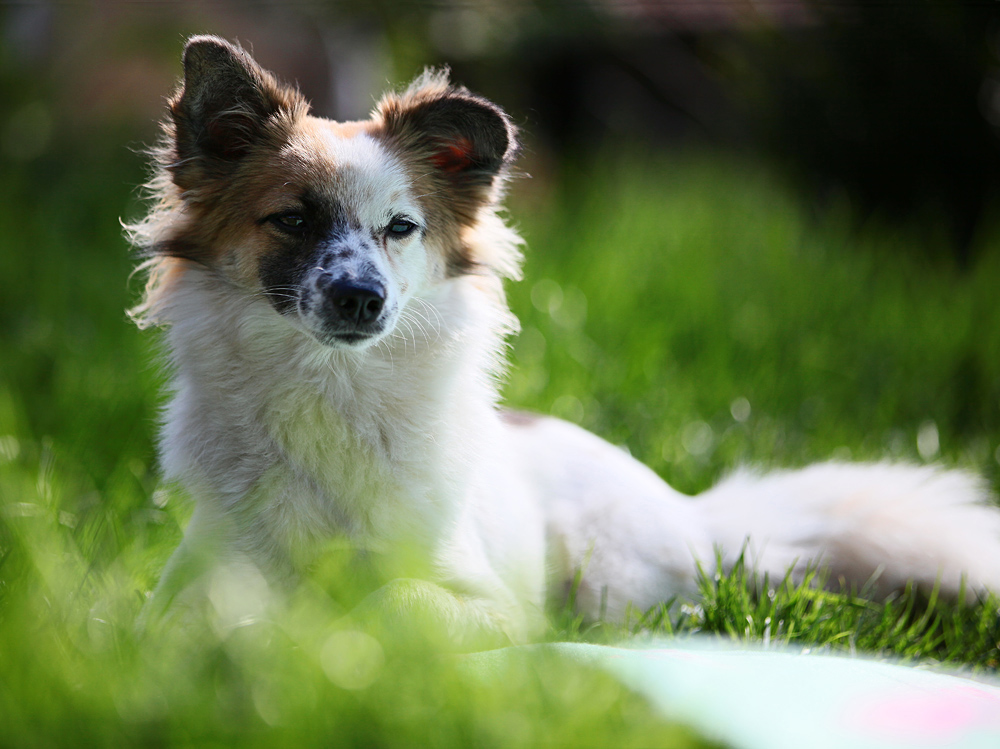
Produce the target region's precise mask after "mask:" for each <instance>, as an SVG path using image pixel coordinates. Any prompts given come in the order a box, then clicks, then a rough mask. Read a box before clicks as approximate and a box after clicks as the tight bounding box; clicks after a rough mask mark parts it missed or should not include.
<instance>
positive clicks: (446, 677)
mask: <svg viewBox="0 0 1000 749" xmlns="http://www.w3.org/2000/svg"><path fill="white" fill-rule="evenodd" d="M74 163H75V166H74V167H73V168H69V169H67V168H65V167H60V166H58V165H57V163H56V162H55V161H53V162H52V163H48V162H46V164H47V165H46V164H36V165H34V166H31V167H30V168H21V169H14V170H11V171H9V172H5V173H4V174H5V176H4V177H3V178H0V236H2V237H4V240H3V245H2V246H0V278H2V279H3V280H2V288H3V293H2V295H0V725H2V726H3V728H2V729H0V744H10V745H22V746H27V745H34V744H38V745H40V744H44V743H71V744H74V745H80V744H87V743H105V744H120V743H122V742H133V743H159V744H164V745H166V744H201V743H211V742H212V741H216V742H227V741H229V742H239V743H240V744H257V745H261V746H274V745H281V744H287V745H290V746H291V745H301V744H304V743H334V742H337V743H343V744H345V745H353V744H381V745H387V744H399V745H409V744H421V745H436V746H437V745H440V746H447V745H456V746H458V745H461V746H468V745H476V746H489V745H512V744H511V737H512V736H516V737H518V738H519V741H516V742H515V743H522V744H543V745H544V744H558V745H567V746H575V745H587V744H591V745H602V744H606V743H608V742H609V741H610V739H611V737H614V743H615V744H616V745H622V746H628V745H637V746H642V745H649V744H650V743H655V744H657V745H662V746H669V745H676V746H695V745H697V741H696V740H695V739H693V738H691V737H690V736H688V735H687V734H685V733H683V732H678V731H677V730H676V729H674V728H672V727H670V726H665V725H662V724H661V723H660V722H658V721H657V720H656V719H655V717H654V716H653V715H652V714H651V712H650V711H649V709H648V708H647V707H646V706H645V705H644V704H643V703H642V702H641V701H640V700H638V698H636V697H633V696H632V695H630V694H628V693H627V692H625V691H623V690H622V689H621V688H620V687H619V686H618V685H617V684H616V683H614V682H613V681H612V680H611V679H610V678H609V677H605V676H602V675H600V674H597V673H592V672H589V671H584V670H583V669H582V668H581V667H577V666H572V665H569V664H567V663H564V662H562V661H556V660H552V661H551V662H548V661H544V662H539V663H537V664H534V666H533V667H530V668H529V667H527V666H525V665H523V664H522V665H516V666H515V665H512V666H511V667H510V668H511V672H510V673H507V674H499V675H494V676H490V677H484V676H482V675H477V674H471V673H469V672H467V671H466V670H463V669H462V668H461V667H460V664H457V663H456V661H455V660H453V659H451V658H440V657H436V656H434V655H433V654H426V653H425V654H411V656H409V657H404V658H402V659H401V660H391V661H390V662H388V663H386V662H383V661H382V660H380V658H381V654H380V653H379V652H376V651H373V650H372V649H371V644H370V643H368V644H367V645H366V644H365V641H356V640H350V639H346V640H345V639H344V637H343V635H342V633H338V632H337V631H335V630H333V629H331V623H332V622H333V621H334V620H336V619H337V618H338V617H339V615H340V614H341V613H343V612H342V610H341V609H340V608H339V606H338V604H337V602H336V601H333V600H331V599H330V598H328V597H327V596H326V595H325V594H323V593H319V592H315V591H312V589H307V590H306V591H304V592H303V593H302V594H301V596H300V597H299V599H297V600H296V602H295V604H294V606H293V607H292V610H291V611H290V612H289V613H288V614H287V615H283V616H282V617H279V619H278V620H274V621H268V622H259V623H257V624H254V625H252V626H244V627H237V628H232V627H229V626H227V625H226V624H225V622H219V621H215V622H214V623H209V625H207V626H206V628H205V630H204V631H203V632H200V633H198V634H190V635H188V636H186V637H184V638H181V639H180V641H177V640H176V639H174V638H169V637H168V638H166V639H164V640H157V639H154V640H150V639H149V638H147V639H146V640H145V641H142V642H139V641H138V639H137V636H136V635H135V631H134V628H133V620H134V617H135V615H136V614H137V612H138V610H139V607H140V606H141V603H142V600H143V598H144V595H145V594H146V592H147V591H148V590H149V588H150V586H151V585H153V584H154V582H155V580H156V576H157V574H158V572H159V570H160V568H161V566H162V564H163V563H164V562H165V560H166V558H167V556H168V555H169V553H170V551H171V550H172V548H173V547H174V545H175V544H176V543H177V541H178V539H179V537H180V533H181V527H182V524H183V522H184V519H185V518H186V516H187V513H188V512H189V508H188V505H187V504H186V503H185V502H184V501H183V499H182V498H180V497H178V496H176V495H175V494H173V493H171V492H169V491H164V490H162V489H160V488H159V484H158V481H157V473H156V466H155V457H154V452H153V435H154V432H155V420H156V409H157V405H158V404H159V403H160V402H161V395H160V392H159V391H160V388H161V386H162V382H163V379H162V374H161V372H160V370H159V368H158V367H157V365H156V364H155V360H156V357H155V350H156V343H155V339H156V336H155V334H150V333H144V334H143V333H139V332H138V331H136V330H135V329H134V328H132V327H130V325H129V324H128V322H127V320H126V318H125V315H124V312H123V310H124V309H125V308H126V307H127V306H128V304H129V302H130V301H131V300H133V299H134V298H135V295H136V293H137V291H138V281H133V282H132V283H131V286H130V285H129V282H128V273H129V270H130V268H131V265H132V263H131V260H130V259H129V257H128V255H127V250H126V247H125V244H124V242H123V241H122V239H121V237H120V229H119V227H118V223H117V218H118V216H120V215H125V216H134V215H135V213H136V211H137V210H138V209H137V207H136V202H135V199H134V186H135V185H136V184H137V183H138V182H139V181H140V180H141V172H140V171H139V168H138V163H137V160H135V159H134V158H133V157H131V156H129V155H127V154H126V155H124V156H122V155H121V154H120V153H119V152H118V151H115V150H109V151H107V152H102V151H100V150H96V151H95V152H93V153H91V154H89V156H86V157H82V156H80V157H79V158H78V159H77V161H76V162H74ZM511 202H512V216H513V219H514V221H515V223H517V224H518V225H519V226H520V228H521V230H522V231H523V233H524V235H525V236H526V238H527V239H528V241H529V247H528V256H529V259H528V262H527V265H526V274H527V280H526V281H525V282H523V283H521V284H520V285H518V286H515V287H512V288H511V290H510V298H511V302H512V304H513V306H514V308H515V310H516V311H517V313H518V314H519V315H520V317H521V319H522V322H523V332H522V334H521V336H520V338H519V339H518V340H517V341H516V342H515V343H514V346H513V356H512V362H513V367H512V371H511V374H510V377H509V384H508V387H507V389H506V393H507V399H508V402H509V403H511V404H513V405H516V406H519V407H523V408H530V409H535V410H539V411H545V412H553V413H557V414H559V415H561V416H563V417H566V418H570V419H572V420H575V421H578V422H580V423H582V424H583V425H585V426H587V427H588V428H591V429H593V430H595V431H597V432H598V433H600V434H602V435H603V436H605V437H607V438H608V439H610V440H612V441H613V442H615V443H618V444H622V445H624V446H626V447H627V448H628V449H629V450H630V451H631V452H632V453H633V454H634V455H636V456H638V457H640V458H641V459H642V460H644V461H646V462H647V463H649V464H650V465H651V466H652V467H653V468H654V469H656V470H657V471H658V472H659V473H661V475H663V476H664V477H665V478H667V479H668V480H670V481H671V482H672V483H673V484H674V485H675V486H677V487H678V488H680V489H682V490H684V491H688V492H691V493H694V492H696V491H699V490H701V489H703V488H705V487H706V486H708V485H709V484H710V483H711V482H712V481H714V480H715V479H717V478H718V476H719V475H720V474H721V473H723V472H724V471H725V470H726V469H727V468H729V467H732V466H734V465H736V464H738V463H740V462H752V463H758V464H765V465H798V464H803V463H806V462H808V461H812V460H817V459H825V458H830V457H838V458H844V457H853V458H855V459H877V458H884V457H889V458H893V459H906V460H913V461H925V460H940V461H943V462H944V463H947V464H957V465H963V466H967V467H970V468H972V469H974V470H977V471H980V472H983V473H985V474H986V475H987V476H988V477H989V479H990V480H991V482H992V483H993V484H994V485H996V484H997V476H998V470H997V468H998V466H997V459H996V451H997V448H998V443H1000V429H998V427H1000V305H997V304H996V289H997V288H1000V248H996V247H992V248H991V247H988V246H987V247H986V250H985V252H984V253H983V256H982V259H981V261H980V263H979V264H978V265H977V266H976V267H975V268H973V269H971V270H969V271H966V272H959V271H957V270H956V269H954V268H951V267H949V266H948V265H947V264H942V263H937V264H935V265H928V264H927V263H926V262H924V261H922V260H920V259H919V253H918V252H912V251H908V246H907V245H908V243H912V244H913V245H914V246H919V245H920V244H921V243H926V242H927V241H932V240H928V239H927V238H926V236H924V235H923V234H922V233H919V232H917V231H915V230H914V231H913V232H911V233H907V232H906V231H901V230H891V231H890V230H888V229H884V228H880V227H879V226H878V225H877V223H869V224H867V225H864V226H862V227H860V228H858V229H852V228H849V222H847V221H846V220H845V215H844V207H843V206H839V205H837V204H836V203H834V204H832V205H831V206H828V207H827V208H826V209H824V210H822V211H820V212H819V214H818V216H813V215H812V214H811V213H810V212H809V211H808V210H807V209H806V207H805V206H804V205H803V204H802V203H801V202H800V201H798V200H797V199H796V197H795V194H794V191H792V190H791V189H789V188H787V187H786V186H784V185H782V184H781V183H780V182H778V181H776V180H775V179H774V178H773V177H772V176H769V173H768V172H767V171H766V170H765V169H762V168H760V167H758V166H754V165H748V164H746V163H744V162H741V161H739V160H735V159H724V158H718V157H717V158H708V157H704V156H699V157H692V156H686V157H673V158H671V157H668V156H662V157H660V156H658V157H656V158H655V159H651V160H650V159H647V160H646V163H645V164H643V165H642V166H639V162H638V161H631V162H630V161H628V160H622V159H618V158H607V159H599V160H597V163H595V164H590V165H588V167H587V168H586V169H585V168H583V167H580V168H579V169H578V170H577V171H576V172H572V171H571V172H570V173H569V174H568V175H567V176H566V178H565V179H564V180H562V181H557V182H556V183H554V184H544V185H539V184H536V183H532V182H527V181H525V182H524V183H522V184H515V187H514V194H513V200H512V201H511ZM990 236H992V237H994V238H998V239H1000V232H994V233H993V234H992V235H990ZM987 240H988V237H987V236H984V238H983V240H982V241H983V243H984V245H988V244H989V242H988V241H987ZM994 244H995V242H994ZM771 582H772V583H774V584H776V583H777V581H771ZM316 587H317V589H318V588H319V586H316ZM752 587H753V586H752V584H750V583H748V582H747V581H745V580H744V579H743V578H742V577H741V575H740V574H736V575H734V576H733V577H732V578H730V579H722V580H719V581H716V580H706V581H705V589H706V594H707V596H708V597H707V599H706V601H705V602H704V603H703V604H702V605H701V606H700V607H695V606H690V605H685V606H683V607H680V606H678V607H677V608H675V609H674V614H673V620H671V618H670V617H669V616H665V615H664V612H663V611H653V612H649V613H648V614H647V615H646V618H645V619H644V620H642V623H641V624H637V625H636V627H635V628H641V627H642V626H646V627H647V628H651V629H654V630H655V631H657V632H660V633H669V632H671V631H675V630H678V629H679V630H681V631H685V632H688V631H691V630H705V631H713V632H722V633H725V636H734V637H737V638H739V639H748V640H751V641H753V640H759V639H761V638H763V637H764V632H765V628H767V636H768V638H769V639H770V640H771V641H773V642H780V641H784V640H788V641H791V642H794V643H801V642H805V643H813V644H819V645H826V644H828V645H830V646H831V647H839V646H842V645H843V646H845V647H846V646H847V643H850V645H851V646H852V647H855V648H859V649H862V650H865V649H868V650H875V651H881V652H894V653H899V654H905V655H911V656H924V657H930V658H934V659H938V660H952V661H954V662H958V663H967V664H970V665H973V666H977V667H985V668H988V669H995V668H996V667H997V663H998V651H997V642H998V639H1000V631H998V628H997V623H996V619H997V617H996V609H995V606H994V605H993V604H990V605H989V606H972V607H963V608H961V609H954V608H950V607H941V606H938V605H936V604H933V603H932V604H931V605H928V604H927V602H926V601H919V600H916V599H914V598H912V597H906V596H904V597H903V598H902V599H901V600H900V601H897V602H894V603H890V605H889V606H888V607H885V606H872V605H866V604H863V603H861V602H859V601H856V600H851V599H849V598H848V597H845V596H837V595H831V594H825V593H824V594H817V593H815V592H814V591H812V590H808V589H799V590H794V589H784V590H782V589H780V588H779V590H778V591H777V593H776V595H775V596H774V597H773V598H772V597H768V596H762V597H757V596H753V595H751V594H750V593H749V592H748V591H750V589H751V588H752ZM681 611H682V612H683V613H679V614H678V613H677V612H681ZM678 617H679V618H678ZM748 617H749V619H748ZM767 618H770V619H769V623H768V624H767V625H765V623H764V621H765V619H767ZM779 620H780V622H781V628H779V627H778V622H779ZM623 635H625V633H624V632H623V631H620V630H608V629H607V628H593V627H589V626H587V625H586V624H582V623H580V622H579V621H577V620H576V619H575V618H574V617H573V616H572V614H571V613H568V612H557V613H556V614H555V615H554V624H553V630H552V632H551V633H550V634H549V639H565V638H571V639H594V640H598V641H607V640H609V639H616V638H620V637H622V636H623ZM338 638H339V639H338ZM359 642H360V645H359ZM365 648H368V649H367V650H366V649H365ZM359 652H360V653H362V655H364V654H365V653H367V654H368V655H367V656H364V657H363V658H362V661H361V662H360V665H359V666H358V669H359V673H361V674H362V677H358V676H357V674H356V673H355V674H354V675H353V676H352V675H350V674H349V675H347V676H345V675H344V673H343V672H342V669H340V670H338V666H337V665H336V664H337V663H338V660H342V658H341V656H342V655H343V654H344V653H355V654H357V653H359ZM359 657H361V656H359ZM364 658H368V660H365V659H364ZM352 673H354V672H352ZM352 679H353V680H352ZM359 679H360V680H359ZM512 731H513V732H514V733H513V734H512V733H511V732H512ZM671 742H672V743H671Z"/></svg>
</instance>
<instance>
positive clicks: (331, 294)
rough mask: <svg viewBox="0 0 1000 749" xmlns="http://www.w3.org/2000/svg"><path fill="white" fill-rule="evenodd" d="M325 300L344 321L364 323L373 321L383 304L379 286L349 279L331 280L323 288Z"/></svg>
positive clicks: (383, 297)
mask: <svg viewBox="0 0 1000 749" xmlns="http://www.w3.org/2000/svg"><path fill="white" fill-rule="evenodd" d="M325 292H326V301H327V304H328V305H330V307H332V308H333V311H334V312H335V313H336V315H337V316H338V317H339V318H340V319H341V320H343V321H344V322H349V323H354V324H355V325H365V324H367V323H370V322H373V321H374V320H375V319H376V318H377V317H378V316H379V314H380V313H381V312H382V307H383V306H384V305H385V294H384V293H383V292H382V290H381V289H380V288H377V287H375V286H366V285H362V284H358V283H351V282H349V281H332V282H331V283H330V284H329V286H327V287H326V289H325Z"/></svg>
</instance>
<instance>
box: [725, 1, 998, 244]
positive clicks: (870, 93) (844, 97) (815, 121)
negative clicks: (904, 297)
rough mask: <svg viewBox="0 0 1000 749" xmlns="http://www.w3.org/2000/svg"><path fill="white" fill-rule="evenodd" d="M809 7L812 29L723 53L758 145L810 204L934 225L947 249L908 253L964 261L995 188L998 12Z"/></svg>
mask: <svg viewBox="0 0 1000 749" xmlns="http://www.w3.org/2000/svg"><path fill="white" fill-rule="evenodd" d="M812 8H813V12H814V14H815V17H816V20H817V23H816V24H815V25H810V26H808V27H806V28H800V29H795V30H794V31H790V30H788V29H780V28H771V29H768V30H761V31H759V32H758V33H755V34H750V35H748V36H747V37H746V38H745V39H743V40H741V41H739V42H737V43H736V44H735V45H734V47H738V48H739V51H738V52H737V53H736V54H734V55H730V56H729V57H728V60H729V62H730V64H731V65H732V69H731V70H730V72H731V73H733V74H734V75H733V76H732V80H733V81H734V82H735V83H736V84H737V86H736V88H735V93H736V96H737V97H738V98H739V99H740V100H741V101H742V103H743V104H744V105H745V108H744V112H745V113H746V114H747V115H748V116H749V124H750V126H751V129H752V131H753V132H754V134H755V137H756V138H757V139H758V140H759V142H760V143H761V145H762V146H763V147H764V148H765V149H766V150H767V152H768V153H769V154H770V155H771V156H773V157H775V158H776V159H778V160H779V162H781V163H783V164H785V165H787V166H789V167H791V168H792V169H793V170H794V172H795V173H796V174H797V175H798V177H799V178H800V179H801V180H802V182H803V183H804V184H806V185H808V186H809V187H810V188H811V189H812V190H813V191H814V192H815V193H816V194H817V195H819V196H821V197H824V196H829V194H830V193H831V192H836V191H838V190H842V191H845V192H846V194H847V195H848V196H850V199H851V200H852V201H854V202H855V204H856V208H857V210H858V216H857V218H859V219H861V220H865V219H867V218H868V217H869V216H871V215H873V214H875V215H881V216H882V217H888V218H891V219H895V220H903V221H910V222H917V223H920V222H923V223H924V227H925V228H929V229H931V230H934V229H944V230H945V231H947V232H948V233H949V239H951V240H952V243H941V242H938V243H918V242H915V243H914V244H913V246H912V248H911V249H912V250H923V251H930V250H932V249H936V250H937V251H938V252H945V253H948V252H951V251H953V252H954V253H955V254H956V256H957V257H958V259H959V260H960V262H963V263H966V262H968V261H969V259H970V258H971V256H972V255H973V254H974V253H975V251H977V250H978V249H979V244H978V243H977V235H976V232H977V230H978V229H980V228H981V222H982V220H983V218H984V215H985V213H986V212H987V211H988V210H989V209H991V208H995V207H996V200H997V197H998V193H1000V139H998V137H997V132H996V126H997V125H998V124H1000V100H998V97H997V91H998V87H1000V79H998V76H1000V67H998V59H997V56H998V44H1000V36H998V35H1000V11H998V10H997V8H996V6H994V5H992V4H987V3H960V2H955V3H933V2H930V3H915V4H902V5H900V4H895V3H889V4H884V3H874V4H866V3H857V4H850V5H847V6H843V5H826V4H824V3H814V4H812ZM928 214H929V218H930V221H928V220H927V219H928ZM935 219H936V220H938V221H939V222H940V224H939V225H938V226H937V227H936V226H935V225H934V220H935Z"/></svg>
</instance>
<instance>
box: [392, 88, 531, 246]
mask: <svg viewBox="0 0 1000 749" xmlns="http://www.w3.org/2000/svg"><path fill="white" fill-rule="evenodd" d="M375 120H376V123H377V124H379V125H381V128H380V131H381V134H382V135H383V136H384V137H385V138H386V139H387V140H388V141H389V142H390V143H391V144H392V145H393V147H394V148H396V149H397V150H398V151H399V152H400V153H401V154H402V155H403V157H404V158H405V159H407V160H408V161H410V162H411V163H414V164H415V166H416V167H417V169H418V173H423V174H427V175H429V176H432V177H434V178H436V179H437V180H438V181H439V182H440V183H441V186H440V189H439V194H440V193H441V192H443V193H444V194H445V195H446V196H447V198H448V202H449V206H448V207H449V208H450V210H451V212H452V214H453V215H454V217H455V218H456V219H457V220H458V222H459V223H460V224H462V225H465V226H470V225H472V224H473V223H475V220H476V215H477V213H478V210H479V208H480V207H481V206H482V205H484V204H490V203H493V202H495V201H496V200H497V198H498V197H499V195H498V193H499V190H498V188H499V186H500V185H501V183H502V182H503V178H504V177H505V176H506V172H507V170H508V168H509V167H510V165H511V164H512V163H513V161H514V159H515V157H516V155H517V129H516V128H515V127H514V125H513V124H512V123H511V121H510V117H508V116H507V114H506V113H505V112H504V111H503V110H502V109H500V107H498V106H497V105H496V104H493V103H492V102H490V101H488V100H487V99H484V98H482V97H480V96H476V95H475V94H473V93H471V92H470V91H469V90H468V89H465V88H462V87H458V86H452V85H450V84H449V83H448V76H447V71H427V72H425V73H424V75H423V76H421V77H420V78H418V79H417V80H416V81H414V83H413V84H412V85H411V86H410V87H409V88H408V89H407V90H406V91H404V92H403V93H402V94H389V95H387V96H386V97H384V98H383V99H382V101H381V102H379V105H378V107H377V108H376V111H375ZM377 132H378V131H377Z"/></svg>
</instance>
